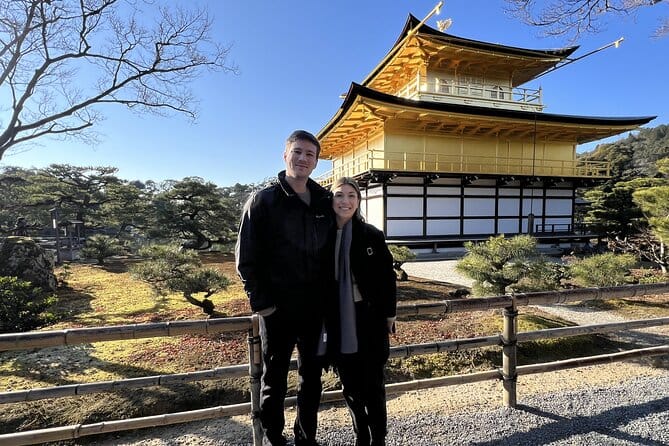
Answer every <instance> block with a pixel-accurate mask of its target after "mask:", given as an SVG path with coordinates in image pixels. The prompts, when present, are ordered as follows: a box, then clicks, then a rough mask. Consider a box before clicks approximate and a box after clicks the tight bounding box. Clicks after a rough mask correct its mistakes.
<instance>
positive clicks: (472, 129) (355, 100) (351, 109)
mask: <svg viewBox="0 0 669 446" xmlns="http://www.w3.org/2000/svg"><path fill="white" fill-rule="evenodd" d="M653 119H655V116H637V117H593V116H574V115H561V114H549V113H542V112H533V111H522V110H510V109H502V108H492V107H482V106H473V105H462V104H453V103H443V102H433V101H420V100H414V99H406V98H402V97H398V96H394V95H391V94H386V93H382V92H380V91H376V90H374V89H372V88H368V87H365V86H362V85H359V84H356V83H352V84H351V87H350V89H349V91H348V93H347V95H346V98H345V99H344V102H343V103H342V105H341V107H340V108H339V110H338V111H337V113H336V114H335V115H334V116H333V117H332V119H331V120H330V121H329V122H328V123H327V124H326V125H325V126H324V127H323V129H322V130H321V131H320V132H319V134H318V138H319V140H320V141H321V158H325V159H328V158H332V157H333V156H337V155H340V154H342V153H344V152H345V151H347V150H350V149H351V148H352V147H353V146H354V145H356V144H357V143H358V142H360V141H364V140H365V139H367V138H369V137H370V136H371V135H374V134H377V133H379V132H381V131H383V129H384V124H385V123H386V122H387V121H389V120H392V121H393V125H394V126H395V128H402V129H405V130H406V131H407V132H426V133H430V134H438V135H449V136H461V135H464V136H467V137H505V138H509V139H523V138H530V137H531V138H533V139H535V140H537V141H543V140H546V141H567V142H570V143H576V144H582V143H586V142H591V141H596V140H598V139H602V138H606V137H609V136H613V135H617V134H619V133H622V132H625V131H630V130H635V129H637V128H638V127H639V126H641V125H644V124H647V123H648V122H650V121H651V120H653Z"/></svg>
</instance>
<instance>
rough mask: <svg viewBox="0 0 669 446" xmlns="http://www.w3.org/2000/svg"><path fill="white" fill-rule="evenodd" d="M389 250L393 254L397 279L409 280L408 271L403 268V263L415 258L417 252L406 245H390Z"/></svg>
mask: <svg viewBox="0 0 669 446" xmlns="http://www.w3.org/2000/svg"><path fill="white" fill-rule="evenodd" d="M388 250H389V251H390V254H391V255H392V256H393V268H394V269H395V274H396V275H397V280H401V281H404V280H407V279H408V276H407V273H406V271H404V270H403V269H402V265H403V264H404V262H408V261H409V260H413V259H415V258H416V254H414V253H413V251H411V250H410V249H409V248H407V247H406V246H397V245H388Z"/></svg>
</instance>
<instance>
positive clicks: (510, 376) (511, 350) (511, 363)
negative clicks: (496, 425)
mask: <svg viewBox="0 0 669 446" xmlns="http://www.w3.org/2000/svg"><path fill="white" fill-rule="evenodd" d="M517 317H518V309H517V306H516V298H515V297H512V300H511V306H509V307H506V308H505V309H504V331H503V332H502V379H503V385H504V406H505V407H511V408H515V407H516V383H517V381H518V373H517V371H516V366H517V347H518V345H517V344H518V338H517V334H518V319H517Z"/></svg>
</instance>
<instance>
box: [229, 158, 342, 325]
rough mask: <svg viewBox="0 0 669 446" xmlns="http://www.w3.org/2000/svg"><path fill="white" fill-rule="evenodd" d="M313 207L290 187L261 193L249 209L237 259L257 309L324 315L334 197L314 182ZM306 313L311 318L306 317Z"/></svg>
mask: <svg viewBox="0 0 669 446" xmlns="http://www.w3.org/2000/svg"><path fill="white" fill-rule="evenodd" d="M307 187H308V188H309V191H310V193H311V204H310V205H309V206H307V204H306V203H305V202H304V201H302V199H301V198H300V197H299V196H298V195H297V194H296V193H295V191H293V189H292V188H291V187H290V185H289V184H288V183H287V182H286V173H285V171H282V172H280V173H279V175H278V182H277V183H275V184H273V185H271V186H269V187H267V188H265V189H263V190H261V191H258V192H257V193H255V194H254V195H253V196H252V197H251V198H250V199H249V200H248V202H247V203H246V205H245V206H244V213H243V215H242V219H241V223H240V227H239V238H238V240H237V247H236V257H237V272H238V273H239V276H240V277H241V279H242V281H243V282H244V289H245V290H246V293H247V295H248V296H249V299H250V304H251V309H252V310H253V311H254V312H256V311H260V310H263V309H265V308H269V307H272V306H276V307H277V308H278V309H281V308H285V309H287V310H289V311H297V312H300V313H302V314H308V313H309V312H312V311H317V312H318V313H322V311H323V308H324V306H325V305H324V299H325V293H326V290H324V289H323V287H326V286H328V284H326V282H327V278H328V277H329V276H330V272H329V271H325V268H326V266H325V264H326V259H324V258H323V255H324V248H325V245H326V243H327V242H328V233H329V231H330V230H331V228H332V226H333V224H334V223H333V222H334V219H333V211H332V202H331V198H330V193H329V192H328V191H327V190H325V189H324V188H323V187H321V186H320V185H318V184H317V183H316V182H315V181H313V180H311V179H309V181H308V183H307ZM303 312H306V313H303Z"/></svg>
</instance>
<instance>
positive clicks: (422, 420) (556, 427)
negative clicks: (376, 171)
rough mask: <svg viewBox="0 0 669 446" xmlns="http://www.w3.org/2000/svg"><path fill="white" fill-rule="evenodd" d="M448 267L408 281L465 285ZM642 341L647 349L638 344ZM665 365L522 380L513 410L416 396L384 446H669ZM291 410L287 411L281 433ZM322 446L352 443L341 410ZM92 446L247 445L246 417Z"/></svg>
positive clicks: (326, 418)
mask: <svg viewBox="0 0 669 446" xmlns="http://www.w3.org/2000/svg"><path fill="white" fill-rule="evenodd" d="M455 263H456V262H455V261H453V260H444V261H430V262H411V263H407V264H405V265H404V269H405V270H406V271H407V273H408V274H409V275H411V276H416V277H424V278H427V279H431V280H439V281H443V282H448V283H451V284H454V285H460V286H464V287H470V286H471V281H469V280H468V279H466V278H464V277H462V276H461V275H460V274H459V273H458V272H457V271H456V270H455V268H454V267H455ZM542 309H543V310H545V311H550V312H552V313H556V314H557V315H559V316H560V317H562V318H564V319H566V320H570V321H573V322H575V323H579V324H593V323H602V322H615V321H620V320H622V318H620V317H619V316H617V315H614V314H612V313H609V312H603V311H594V310H591V309H583V308H582V307H578V308H576V309H575V308H571V307H570V306H566V305H565V306H546V307H542ZM639 333H640V334H637V335H635V338H634V339H635V340H636V341H639V340H640V339H643V340H645V341H647V342H648V343H650V345H658V344H662V343H665V344H666V343H667V339H669V333H667V331H666V329H664V330H658V329H646V330H643V331H639ZM644 343H645V342H644ZM667 361H668V360H667V358H664V361H663V363H664V366H663V367H658V366H653V364H656V365H657V364H662V361H659V362H658V361H657V360H653V359H652V358H649V359H647V360H639V361H634V362H631V361H630V362H620V363H614V364H607V365H602V366H593V367H582V368H577V369H572V370H566V371H557V372H550V373H543V374H537V375H528V376H522V377H520V378H519V382H518V407H517V408H516V409H508V408H503V407H501V405H502V389H501V383H499V382H489V381H487V382H480V383H473V384H465V385H459V386H449V387H441V388H435V389H429V390H423V391H413V392H408V393H405V394H401V395H397V396H391V397H389V399H388V413H389V434H388V445H397V446H400V445H425V446H432V445H472V446H493V445H509V446H511V445H514V446H515V445H584V446H585V445H587V446H594V445H602V446H604V445H607V446H608V445H645V446H651V445H652V446H654V445H668V444H669V371H668V369H667V367H666V364H667ZM293 419H294V410H292V409H288V410H287V423H286V424H287V425H288V426H289V425H291V423H292V420H293ZM319 420H320V421H319V442H320V443H321V444H323V445H328V446H344V445H352V444H353V433H352V429H351V425H350V420H349V418H348V414H347V412H346V409H345V408H344V407H342V405H341V404H339V405H327V406H324V407H323V408H322V410H321V412H320V418H319ZM119 435H120V436H119V437H118V438H116V439H109V438H107V440H105V441H100V442H96V444H99V445H102V446H130V445H132V446H167V445H169V446H172V445H187V446H237V445H250V444H251V441H252V437H251V428H250V421H249V417H248V416H241V417H230V418H223V419H217V420H210V421H203V422H197V423H189V424H186V425H177V426H173V427H165V428H158V429H145V430H140V431H137V432H136V433H133V434H125V435H124V434H119Z"/></svg>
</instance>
